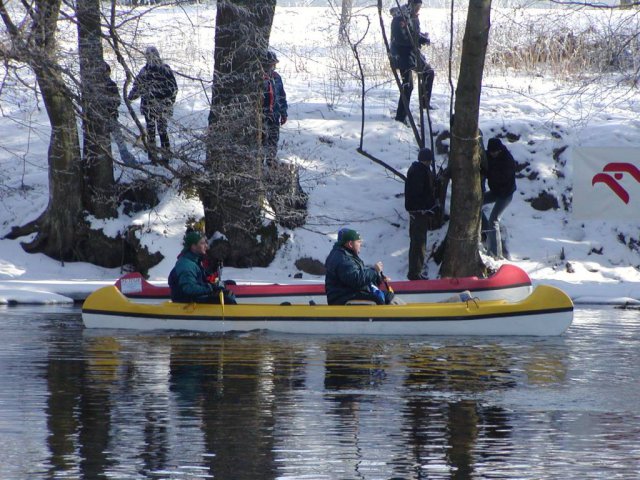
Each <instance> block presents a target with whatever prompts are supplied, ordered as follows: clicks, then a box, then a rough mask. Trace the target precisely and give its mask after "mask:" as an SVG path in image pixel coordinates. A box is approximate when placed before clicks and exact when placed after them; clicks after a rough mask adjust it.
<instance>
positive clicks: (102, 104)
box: [76, 0, 117, 218]
mask: <svg viewBox="0 0 640 480" xmlns="http://www.w3.org/2000/svg"><path fill="white" fill-rule="evenodd" d="M76 14H77V18H78V51H79V55H80V81H81V90H82V113H83V116H82V130H83V134H84V143H83V154H84V172H85V180H86V181H85V190H84V204H85V205H86V206H87V209H88V210H89V212H90V213H92V214H94V215H95V216H96V217H97V218H108V217H114V216H116V214H117V210H116V202H115V199H114V198H113V193H114V192H113V190H114V177H113V159H112V157H111V137H110V132H109V127H108V120H109V118H108V117H109V112H108V111H107V108H106V103H107V101H108V99H107V92H106V83H105V71H104V56H103V52H102V40H101V37H102V35H101V34H102V32H101V28H100V2H99V0H78V1H77V4H76Z"/></svg>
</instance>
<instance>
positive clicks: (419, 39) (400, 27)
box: [389, 5, 430, 70]
mask: <svg viewBox="0 0 640 480" xmlns="http://www.w3.org/2000/svg"><path fill="white" fill-rule="evenodd" d="M391 15H392V16H393V19H392V20H391V45H390V47H389V49H390V51H391V58H392V59H393V64H394V65H393V66H394V67H395V68H399V69H400V70H411V69H414V68H416V67H417V66H418V58H419V57H420V58H421V59H422V60H423V63H426V60H424V58H423V57H422V55H421V54H420V51H419V50H418V48H417V47H419V46H422V45H429V43H430V41H429V35H428V34H427V33H421V32H420V19H419V18H418V16H417V15H414V14H413V11H412V7H411V6H409V5H402V6H401V7H400V8H398V7H394V8H392V9H391Z"/></svg>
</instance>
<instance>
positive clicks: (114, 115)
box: [102, 62, 136, 166]
mask: <svg viewBox="0 0 640 480" xmlns="http://www.w3.org/2000/svg"><path fill="white" fill-rule="evenodd" d="M102 88H103V92H104V108H105V112H104V113H105V117H106V121H107V128H108V130H109V133H110V134H111V137H112V138H113V140H114V141H115V142H116V146H117V147H118V152H120V160H122V162H123V163H124V164H125V165H129V166H131V165H135V163H136V159H135V157H134V156H133V155H132V154H131V152H129V149H128V148H127V144H126V143H125V142H124V137H123V135H122V130H121V129H120V123H119V122H118V107H120V92H119V91H118V86H117V85H116V82H114V81H113V80H112V79H111V66H110V65H109V64H108V63H107V62H104V77H103V85H102Z"/></svg>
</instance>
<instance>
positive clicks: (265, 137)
mask: <svg viewBox="0 0 640 480" xmlns="http://www.w3.org/2000/svg"><path fill="white" fill-rule="evenodd" d="M277 63H278V57H277V56H276V54H275V53H274V52H272V51H271V50H269V51H267V56H266V61H265V65H264V70H265V71H264V80H263V81H264V90H263V100H262V145H263V147H264V149H265V157H266V162H267V165H268V166H272V165H273V164H274V163H275V161H276V157H277V153H278V142H279V141H280V126H281V125H284V124H285V123H287V108H288V105H287V94H286V93H285V91H284V83H283V82H282V77H281V76H280V74H279V73H278V72H276V70H275V68H276V64H277Z"/></svg>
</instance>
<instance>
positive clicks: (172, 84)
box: [129, 64, 178, 115]
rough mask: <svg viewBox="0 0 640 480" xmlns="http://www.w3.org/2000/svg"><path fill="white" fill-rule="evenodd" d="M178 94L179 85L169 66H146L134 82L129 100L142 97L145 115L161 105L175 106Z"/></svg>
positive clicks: (141, 103)
mask: <svg viewBox="0 0 640 480" xmlns="http://www.w3.org/2000/svg"><path fill="white" fill-rule="evenodd" d="M177 94H178V83H177V82H176V77H175V76H174V74H173V71H172V70H171V67H169V65H167V64H163V65H145V66H144V67H142V70H140V73H138V75H137V76H136V78H135V80H134V82H133V88H132V89H131V91H130V92H129V100H135V99H136V98H138V97H142V100H141V101H140V111H141V112H142V114H143V115H144V114H145V113H146V112H148V111H149V110H152V109H156V108H157V107H158V106H159V105H162V104H167V103H169V104H170V105H173V104H174V103H175V101H176V95H177Z"/></svg>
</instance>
